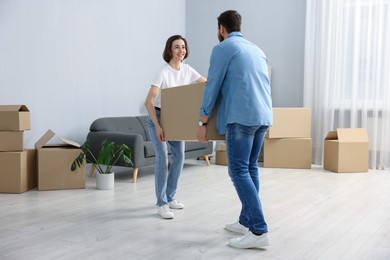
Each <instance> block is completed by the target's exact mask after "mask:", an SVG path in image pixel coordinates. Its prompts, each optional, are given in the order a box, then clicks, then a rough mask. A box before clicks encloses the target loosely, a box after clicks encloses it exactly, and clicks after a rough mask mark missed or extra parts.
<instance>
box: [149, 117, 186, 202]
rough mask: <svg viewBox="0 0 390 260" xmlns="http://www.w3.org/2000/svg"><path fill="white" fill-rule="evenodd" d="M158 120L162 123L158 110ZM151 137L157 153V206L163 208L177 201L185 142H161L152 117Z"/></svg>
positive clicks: (155, 177)
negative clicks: (169, 150)
mask: <svg viewBox="0 0 390 260" xmlns="http://www.w3.org/2000/svg"><path fill="white" fill-rule="evenodd" d="M156 115H157V119H158V121H159V122H160V111H157V110H156ZM147 125H148V131H149V136H150V139H151V141H152V144H153V147H154V151H155V153H156V163H155V170H154V174H155V176H154V179H155V189H156V197H157V203H156V205H157V206H162V205H164V204H167V203H168V202H171V201H172V200H174V199H175V195H176V189H177V184H178V181H179V177H180V174H181V172H182V171H183V164H184V142H182V141H167V142H160V140H158V138H157V136H156V128H155V126H154V124H153V121H152V120H151V119H150V117H148V118H147ZM167 143H169V145H170V146H171V151H172V158H171V159H172V160H171V165H170V167H169V169H168V145H167Z"/></svg>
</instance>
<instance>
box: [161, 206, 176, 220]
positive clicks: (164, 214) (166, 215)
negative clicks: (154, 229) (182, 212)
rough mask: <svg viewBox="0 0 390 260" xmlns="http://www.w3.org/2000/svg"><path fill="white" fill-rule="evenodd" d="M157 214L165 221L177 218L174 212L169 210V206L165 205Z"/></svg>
mask: <svg viewBox="0 0 390 260" xmlns="http://www.w3.org/2000/svg"><path fill="white" fill-rule="evenodd" d="M157 214H159V215H160V217H162V218H165V219H170V218H173V217H174V216H175V214H173V212H172V211H171V210H170V209H169V206H168V204H164V205H162V206H160V207H158V209H157Z"/></svg>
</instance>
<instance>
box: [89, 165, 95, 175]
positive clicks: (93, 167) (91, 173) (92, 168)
mask: <svg viewBox="0 0 390 260" xmlns="http://www.w3.org/2000/svg"><path fill="white" fill-rule="evenodd" d="M95 168H96V164H92V166H91V170H89V177H92V175H93V172H94V171H95Z"/></svg>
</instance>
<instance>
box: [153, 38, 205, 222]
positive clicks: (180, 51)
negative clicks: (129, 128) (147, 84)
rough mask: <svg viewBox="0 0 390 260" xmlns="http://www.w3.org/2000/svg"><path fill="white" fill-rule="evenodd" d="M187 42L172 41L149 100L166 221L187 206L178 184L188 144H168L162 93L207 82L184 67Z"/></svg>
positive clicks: (159, 193)
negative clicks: (178, 198)
mask: <svg viewBox="0 0 390 260" xmlns="http://www.w3.org/2000/svg"><path fill="white" fill-rule="evenodd" d="M188 53H189V51H188V45H187V41H186V39H184V38H183V37H182V36H180V35H173V36H171V37H169V38H168V40H167V42H166V44H165V49H164V52H163V58H164V60H165V61H166V62H167V63H166V64H165V65H164V67H162V68H161V70H160V73H159V74H158V75H157V77H156V79H155V80H154V82H153V84H152V85H151V88H150V90H149V92H148V95H147V97H146V101H145V106H146V109H147V110H148V113H149V117H148V119H147V124H148V131H149V135H150V139H151V141H152V143H153V147H154V150H155V153H156V162H155V189H156V197H157V203H156V205H157V207H158V210H157V213H158V214H159V215H160V216H161V217H162V218H165V219H171V218H173V217H174V214H173V212H172V211H171V210H170V209H183V208H184V205H183V204H182V203H180V202H178V201H176V199H175V195H176V189H177V183H178V180H179V177H180V174H181V172H182V170H183V164H184V142H183V141H168V142H165V138H164V130H163V129H162V128H161V125H160V112H161V98H160V90H161V89H164V88H170V87H176V86H181V85H188V84H191V83H194V82H206V79H205V78H204V77H202V76H201V75H200V74H199V73H198V72H197V71H196V70H194V69H193V68H192V67H191V66H190V65H188V64H185V63H183V60H184V59H185V58H187V57H188ZM167 143H169V145H170V147H171V151H172V161H171V164H170V167H168V146H167Z"/></svg>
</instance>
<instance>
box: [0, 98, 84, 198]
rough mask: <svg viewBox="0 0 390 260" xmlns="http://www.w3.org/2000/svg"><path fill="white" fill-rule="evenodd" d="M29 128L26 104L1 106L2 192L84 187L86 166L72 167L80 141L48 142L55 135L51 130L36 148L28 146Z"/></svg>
mask: <svg viewBox="0 0 390 260" xmlns="http://www.w3.org/2000/svg"><path fill="white" fill-rule="evenodd" d="M26 130H31V127H30V111H29V109H28V108H27V106H25V105H0V165H1V167H0V193H23V192H26V191H28V190H31V189H34V188H38V190H58V189H79V188H85V167H84V166H82V167H80V168H78V169H77V170H76V171H74V172H72V171H71V169H70V168H71V165H72V162H73V160H74V159H75V158H76V157H77V156H78V155H79V153H80V151H81V150H80V148H79V146H80V145H79V144H77V143H75V142H72V141H69V140H66V139H61V141H62V143H60V144H48V141H49V140H50V139H51V138H52V137H53V136H54V133H53V132H52V131H50V130H49V131H47V133H46V134H44V135H43V136H42V138H41V139H39V140H38V141H37V143H36V144H35V146H36V149H25V148H24V131H26Z"/></svg>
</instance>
